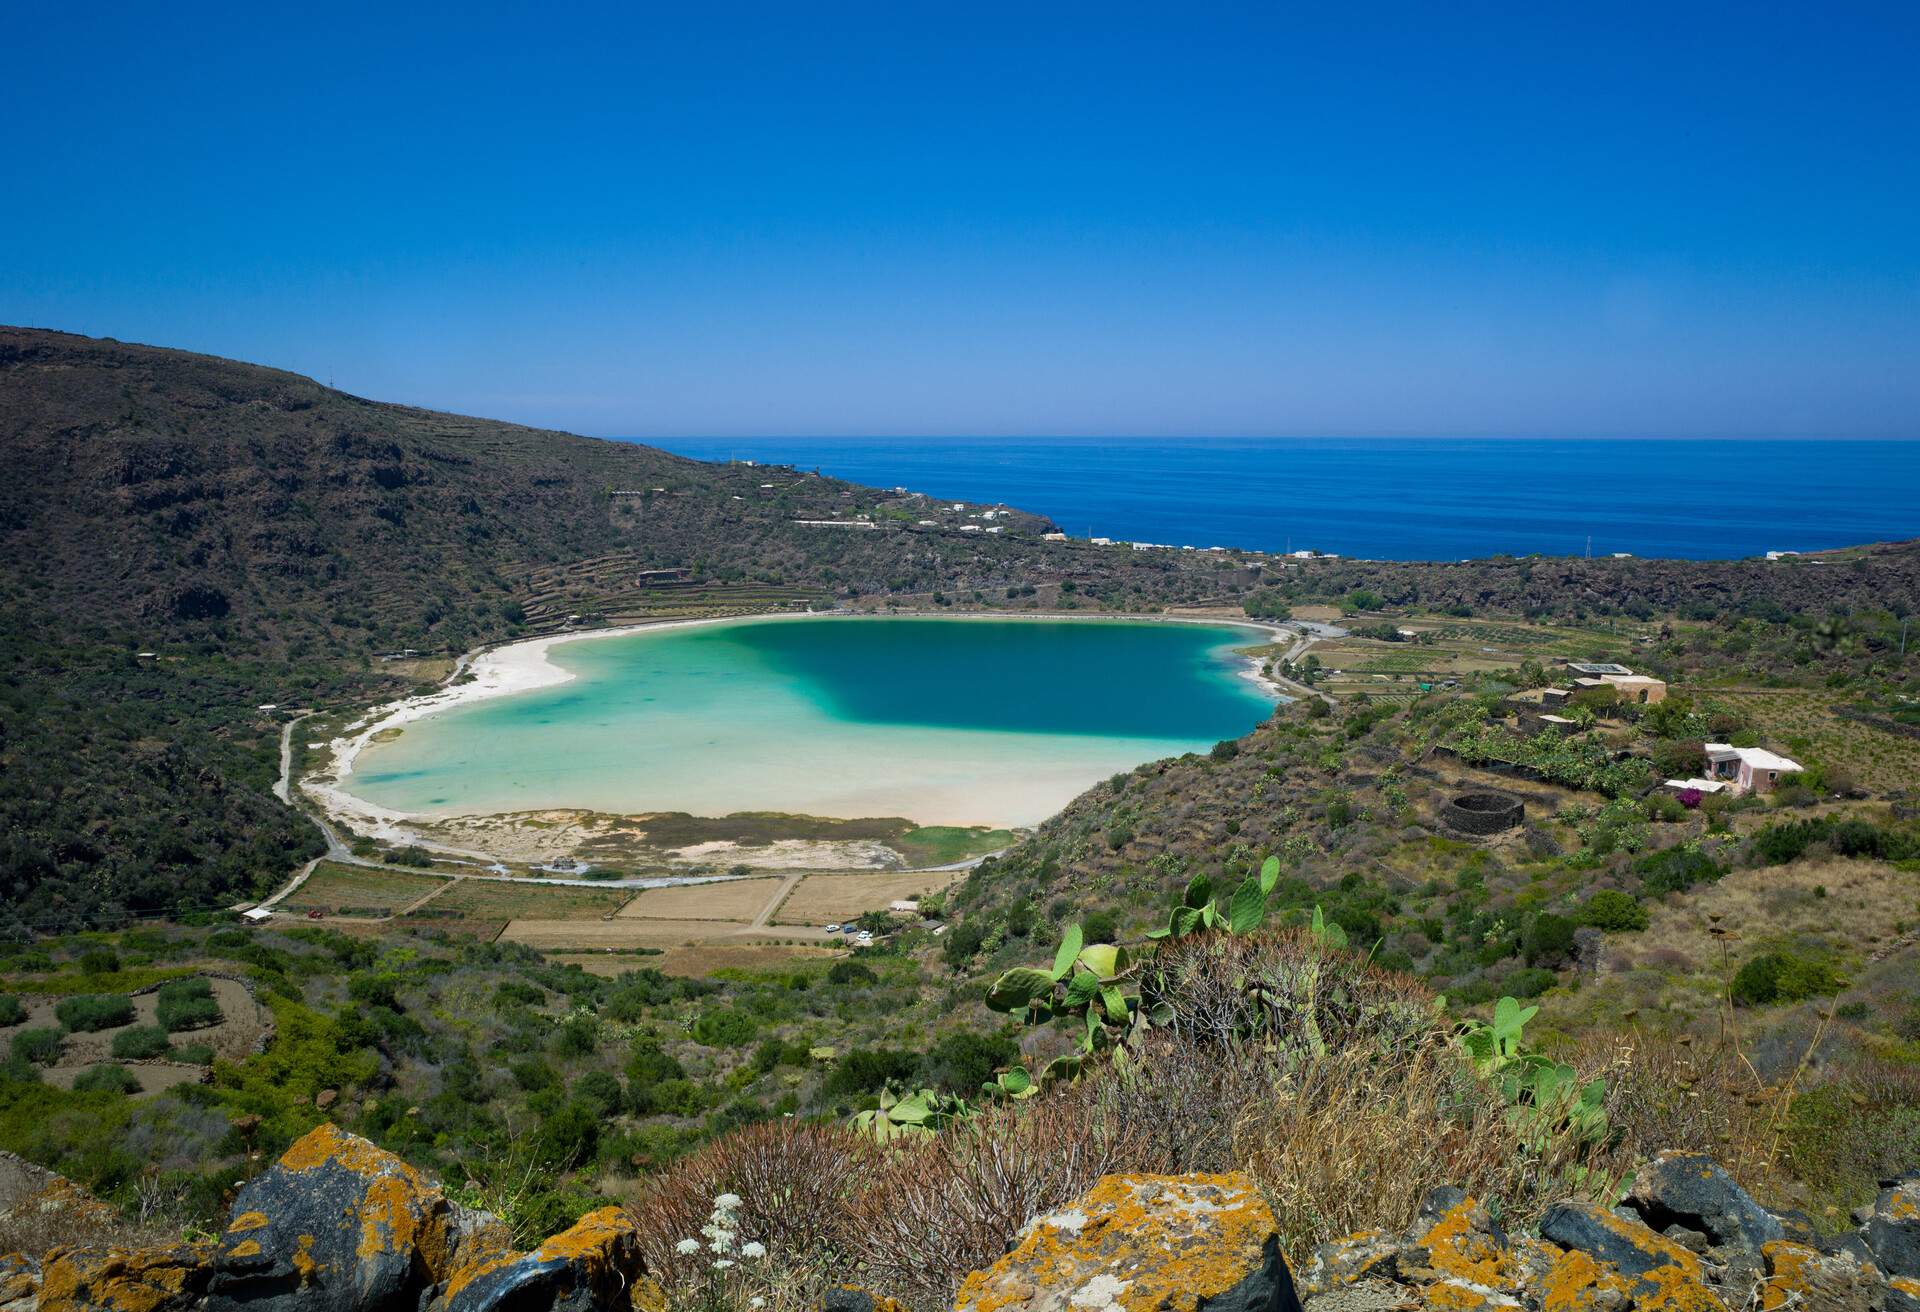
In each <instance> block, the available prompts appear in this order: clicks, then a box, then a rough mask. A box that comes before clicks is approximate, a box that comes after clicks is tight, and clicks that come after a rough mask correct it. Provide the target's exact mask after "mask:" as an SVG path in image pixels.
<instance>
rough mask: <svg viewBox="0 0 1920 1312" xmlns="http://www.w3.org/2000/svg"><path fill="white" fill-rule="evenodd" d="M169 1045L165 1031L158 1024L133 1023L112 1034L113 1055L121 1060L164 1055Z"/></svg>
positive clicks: (137, 1059)
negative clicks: (133, 1024) (129, 1026)
mask: <svg viewBox="0 0 1920 1312" xmlns="http://www.w3.org/2000/svg"><path fill="white" fill-rule="evenodd" d="M169 1047H170V1044H169V1043H168V1040H167V1032H166V1031H165V1030H163V1029H161V1028H160V1027H159V1026H158V1025H135V1026H132V1027H131V1028H128V1029H124V1030H121V1031H120V1032H119V1033H118V1034H116V1035H114V1036H113V1055H114V1056H116V1057H118V1058H120V1059H121V1060H122V1061H140V1060H143V1059H145V1058H148V1057H164V1056H166V1055H167V1051H168V1048H169Z"/></svg>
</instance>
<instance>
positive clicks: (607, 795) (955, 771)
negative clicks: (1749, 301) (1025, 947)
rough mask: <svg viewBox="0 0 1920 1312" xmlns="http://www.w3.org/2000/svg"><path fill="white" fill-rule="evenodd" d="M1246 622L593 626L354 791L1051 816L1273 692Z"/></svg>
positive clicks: (435, 721) (970, 818) (410, 736)
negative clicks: (544, 678) (565, 674)
mask: <svg viewBox="0 0 1920 1312" xmlns="http://www.w3.org/2000/svg"><path fill="white" fill-rule="evenodd" d="M1265 640H1266V635H1265V634H1264V633H1262V632H1260V631H1258V630H1254V629H1249V628H1243V627H1229V626H1224V625H1201V624H1176V623H1154V622H1151V621H1120V620H1043V619H1029V620H984V619H983V620H974V619H904V618H903V619H892V618H871V619H868V618H838V617H835V618H813V619H805V618H789V619H772V620H767V619H761V620H740V621H730V622H727V623H722V624H712V625H702V626H693V627H680V628H668V629H661V630H658V631H655V632H650V633H637V634H631V635H625V636H616V637H608V638H599V639H593V640H589V641H581V642H572V643H567V644H564V645H560V646H556V647H553V648H551V649H550V651H549V653H548V655H549V659H551V660H553V661H554V662H555V663H556V664H558V665H560V666H561V667H562V668H564V669H566V670H568V671H569V672H571V673H572V674H573V675H574V676H575V677H574V678H573V680H572V681H571V682H568V683H565V684H560V685H556V686H553V687H549V688H544V689H539V690H535V691H529V692H524V693H520V694H517V695H514V696H508V697H503V698H500V699H498V700H494V701H487V702H477V703H474V704H472V705H469V706H465V707H459V708H455V709H452V710H448V711H446V712H443V713H441V714H437V715H432V716H428V717H426V718H424V719H421V720H417V721H415V722H413V723H411V724H409V725H407V726H406V727H405V729H404V730H403V731H402V733H401V734H400V736H399V737H398V738H395V739H393V740H391V741H386V742H376V743H374V744H372V745H370V746H369V747H368V748H367V749H366V750H365V751H364V752H363V753H362V754H361V756H360V758H359V759H358V761H357V762H356V763H355V765H354V769H353V772H352V774H351V775H349V776H348V778H347V779H346V781H345V786H346V788H347V789H348V791H350V792H352V793H354V794H356V795H357V796H360V797H362V798H365V799H366V800H368V801H370V802H374V803H377V804H379V805H381V806H385V807H390V808H393V809H395V810H400V811H409V812H416V813H422V814H428V815H433V814H472V813H493V812H504V811H521V810H532V809H540V808H548V807H582V808H587V809H591V810H598V811H611V812H620V813H636V812H646V811H688V812H691V813H693V814H695V815H725V814H728V813H730V812H734V811H763V810H771V811H787V812H796V813H801V814H806V815H819V816H835V817H842V818H861V817H869V816H904V817H906V818H908V819H911V820H916V821H919V822H920V823H922V824H993V825H1010V824H1013V825H1029V824H1036V823H1038V822H1039V821H1041V820H1043V819H1045V818H1046V817H1047V816H1049V815H1051V814H1053V813H1054V812H1055V811H1058V810H1059V809H1060V808H1061V807H1063V806H1065V805H1066V804H1067V802H1069V801H1071V800H1072V799H1073V798H1074V797H1075V796H1077V795H1078V794H1080V793H1081V792H1083V791H1084V790H1085V789H1086V788H1087V787H1088V786H1089V785H1091V784H1093V783H1095V782H1097V781H1098V780H1100V779H1103V778H1106V777H1107V776H1108V775H1111V774H1114V773H1116V772H1118V771H1121V770H1128V769H1131V768H1133V767H1134V766H1136V765H1139V764H1141V763H1142V762H1145V761H1151V760H1157V759H1159V758H1161V757H1166V756H1177V755H1179V754H1181V753H1182V752H1187V751H1197V750H1202V749H1205V748H1207V747H1211V746H1212V745H1213V744H1214V743H1215V742H1218V741H1219V740H1220V739H1223V738H1238V737H1239V736H1240V735H1242V734H1244V733H1246V732H1247V731H1248V730H1249V729H1251V728H1252V727H1253V726H1254V725H1256V724H1258V723H1259V722H1260V721H1261V720H1262V719H1264V718H1265V717H1266V716H1267V715H1268V714H1269V713H1270V712H1271V710H1272V708H1273V704H1274V703H1273V699H1272V698H1271V697H1270V696H1269V695H1267V694H1266V693H1265V692H1263V691H1262V690H1261V688H1260V686H1259V685H1257V684H1256V683H1255V682H1254V681H1253V680H1251V679H1250V678H1248V677H1247V671H1248V662H1247V660H1246V659H1245V658H1244V657H1241V656H1237V655H1236V654H1235V648H1237V647H1246V646H1250V645H1255V644H1258V643H1261V642H1264V641H1265Z"/></svg>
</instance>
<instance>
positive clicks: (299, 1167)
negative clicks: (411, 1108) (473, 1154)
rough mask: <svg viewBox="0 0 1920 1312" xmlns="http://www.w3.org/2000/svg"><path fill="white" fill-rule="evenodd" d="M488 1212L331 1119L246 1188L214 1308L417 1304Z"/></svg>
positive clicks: (311, 1309)
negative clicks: (470, 1207)
mask: <svg viewBox="0 0 1920 1312" xmlns="http://www.w3.org/2000/svg"><path fill="white" fill-rule="evenodd" d="M485 1222H486V1218H483V1217H481V1216H480V1215H478V1214H475V1213H470V1212H468V1211H467V1210H466V1209H464V1208H462V1207H460V1206H459V1205H458V1204H456V1203H454V1202H453V1201H452V1200H450V1199H448V1198H447V1197H446V1196H445V1195H444V1194H442V1193H441V1192H440V1186H439V1185H438V1184H436V1183H434V1182H433V1181H432V1180H430V1179H429V1178H427V1177H426V1176H424V1175H422V1174H420V1172H418V1171H416V1170H414V1169H413V1168H412V1167H411V1166H408V1165H407V1164H406V1163H405V1162H403V1161H401V1160H400V1159H399V1158H398V1157H395V1156H394V1155H393V1154H392V1153H389V1152H386V1151H385V1150H383V1149H380V1148H376V1147H375V1146H374V1145H373V1144H371V1143H368V1142H367V1141H366V1140H365V1139H362V1138H359V1137H358V1136H356V1135H351V1134H348V1133H346V1132H345V1131H343V1130H340V1129H339V1128H337V1127H336V1126H334V1125H331V1124H327V1125H322V1126H320V1127H319V1128H318V1129H316V1130H314V1131H312V1132H311V1133H309V1134H308V1135H306V1136H305V1137H304V1138H302V1139H300V1140H299V1141H298V1142H296V1143H295V1144H294V1145H293V1146H292V1147H290V1148H288V1149H287V1151H286V1153H285V1155H284V1156H282V1157H281V1158H280V1160H279V1162H278V1163H276V1164H275V1165H274V1166H273V1167H272V1168H271V1169H269V1170H268V1171H266V1172H265V1173H264V1174H262V1175H260V1176H259V1177H258V1178H256V1179H254V1180H253V1181H251V1182H250V1183H248V1185H247V1186H246V1187H245V1188H244V1189H242V1190H241V1191H240V1194H239V1196H238V1197H237V1198H236V1199H235V1200H234V1204H233V1213H232V1216H231V1218H230V1220H229V1221H228V1224H227V1230H226V1233H225V1234H224V1235H222V1236H221V1238H220V1241H219V1244H218V1247H217V1250H216V1252H215V1253H214V1255H213V1262H212V1265H213V1272H212V1279H211V1280H210V1282H209V1284H208V1287H207V1300H206V1309H205V1312H236V1310H237V1309H240V1308H247V1309H250V1312H295V1308H296V1307H297V1308H298V1312H415V1309H417V1308H418V1307H419V1305H420V1303H421V1299H422V1296H423V1295H424V1294H425V1293H426V1292H427V1291H428V1290H430V1289H431V1288H432V1287H433V1286H435V1285H437V1284H439V1283H440V1282H441V1281H443V1280H445V1279H447V1278H448V1277H449V1276H451V1275H452V1274H453V1272H454V1270H455V1269H456V1268H457V1267H458V1266H459V1265H460V1264H461V1257H462V1254H461V1249H462V1248H463V1247H468V1246H470V1245H471V1244H472V1243H473V1242H474V1240H475V1237H476V1236H477V1235H481V1234H485V1233H486V1232H487V1231H488V1226H487V1225H486V1223H485Z"/></svg>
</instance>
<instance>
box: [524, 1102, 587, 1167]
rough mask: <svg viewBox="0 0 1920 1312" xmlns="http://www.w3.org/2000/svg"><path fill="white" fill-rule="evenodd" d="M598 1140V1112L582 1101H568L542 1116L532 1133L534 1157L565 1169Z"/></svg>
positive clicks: (581, 1158) (576, 1162)
mask: <svg viewBox="0 0 1920 1312" xmlns="http://www.w3.org/2000/svg"><path fill="white" fill-rule="evenodd" d="M599 1141H600V1116H599V1114H598V1113H597V1112H596V1111H595V1109H594V1108H592V1107H590V1106H588V1105H587V1104H586V1103H584V1102H570V1103H567V1104H566V1105H565V1106H563V1107H561V1108H560V1110H559V1111H557V1112H554V1113H553V1114H552V1115H550V1116H546V1117H543V1118H542V1119H541V1121H540V1128H539V1129H537V1130H535V1131H534V1134H533V1145H532V1148H533V1159H534V1160H535V1161H536V1162H539V1163H541V1164H542V1165H545V1166H550V1167H555V1168H558V1169H561V1170H565V1169H566V1168H568V1167H571V1166H575V1165H578V1164H579V1163H580V1162H581V1161H583V1160H584V1159H586V1158H587V1157H590V1156H592V1155H593V1149H594V1145H595V1144H597V1143H598V1142H599Z"/></svg>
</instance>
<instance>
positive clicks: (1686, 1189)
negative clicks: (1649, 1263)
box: [1627, 1151, 1787, 1254]
mask: <svg viewBox="0 0 1920 1312" xmlns="http://www.w3.org/2000/svg"><path fill="white" fill-rule="evenodd" d="M1627 1202H1628V1205H1629V1206H1630V1207H1632V1208H1633V1209H1634V1210H1635V1211H1637V1212H1638V1213H1639V1214H1640V1216H1641V1219H1643V1220H1644V1221H1646V1223H1647V1224H1648V1225H1649V1226H1651V1227H1653V1228H1654V1229H1656V1230H1665V1229H1666V1228H1667V1227H1668V1226H1672V1225H1680V1226H1684V1227H1685V1228H1687V1229H1689V1230H1698V1231H1700V1232H1701V1233H1703V1234H1705V1235H1706V1236H1707V1238H1708V1239H1709V1240H1711V1241H1712V1242H1713V1243H1714V1244H1715V1245H1725V1246H1728V1247H1733V1248H1740V1249H1744V1250H1745V1251H1747V1252H1749V1253H1756V1254H1757V1253H1758V1252H1759V1251H1760V1248H1761V1246H1762V1245H1763V1244H1768V1243H1771V1242H1773V1241H1774V1240H1776V1239H1784V1238H1786V1233H1787V1232H1786V1229H1785V1227H1784V1226H1782V1225H1781V1224H1780V1221H1779V1218H1777V1217H1775V1216H1774V1215H1773V1214H1772V1213H1771V1212H1769V1211H1767V1209H1766V1208H1764V1207H1762V1206H1760V1204H1758V1203H1756V1202H1754V1201H1753V1198H1752V1196H1751V1195H1749V1194H1748V1193H1747V1191H1746V1190H1744V1189H1742V1188H1741V1187H1740V1186H1739V1185H1737V1184H1735V1183H1734V1180H1733V1177H1732V1176H1730V1175H1728V1174H1727V1173H1726V1171H1725V1170H1723V1169H1722V1168H1721V1167H1720V1165H1719V1164H1718V1163H1716V1162H1715V1161H1713V1160H1712V1159H1711V1158H1709V1157H1706V1156H1704V1155H1702V1154H1700V1153H1683V1152H1672V1151H1669V1152H1663V1153H1661V1154H1659V1155H1658V1156H1657V1157H1655V1158H1654V1159H1653V1160H1652V1161H1650V1162H1648V1163H1646V1164H1645V1165H1644V1166H1642V1167H1641V1168H1640V1169H1639V1171H1637V1172H1636V1173H1635V1174H1634V1177H1633V1188H1632V1189H1631V1190H1629V1191H1628V1194H1627Z"/></svg>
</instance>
